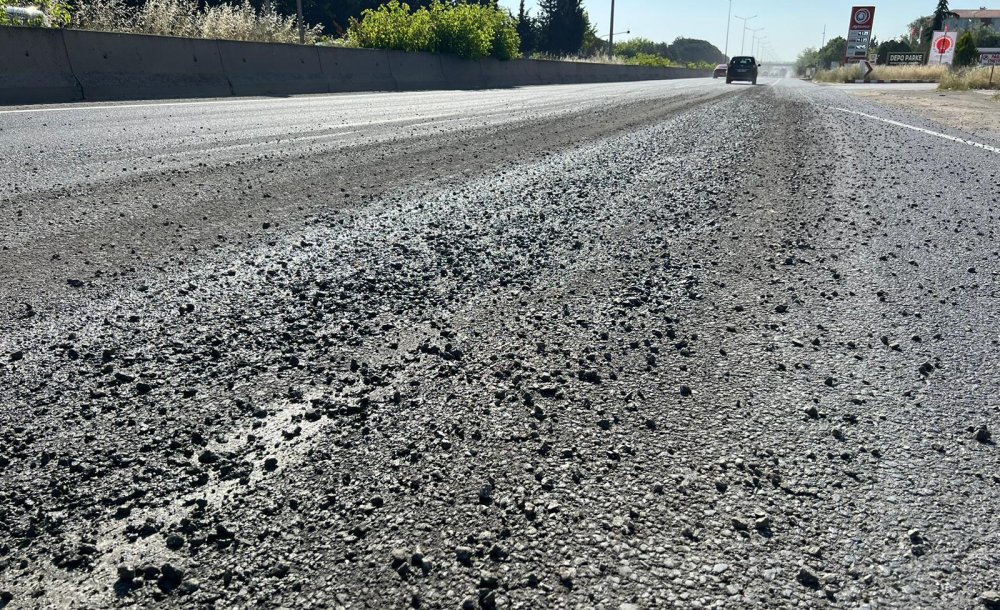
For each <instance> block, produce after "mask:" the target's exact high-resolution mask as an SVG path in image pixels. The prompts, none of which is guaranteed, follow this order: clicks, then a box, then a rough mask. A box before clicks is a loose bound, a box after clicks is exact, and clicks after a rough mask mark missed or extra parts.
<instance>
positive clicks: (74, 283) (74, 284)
mask: <svg viewBox="0 0 1000 610" xmlns="http://www.w3.org/2000/svg"><path fill="white" fill-rule="evenodd" d="M66 283H67V284H69V285H70V287H71V288H81V287H83V281H82V280H78V279H76V278H70V279H68V280H66Z"/></svg>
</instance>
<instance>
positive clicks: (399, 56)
mask: <svg viewBox="0 0 1000 610" xmlns="http://www.w3.org/2000/svg"><path fill="white" fill-rule="evenodd" d="M389 70H390V71H391V72H392V78H393V79H394V80H395V81H396V89H397V90H398V91H419V90H428V89H445V88H447V87H446V85H447V81H446V80H445V77H444V69H443V68H442V66H441V56H440V55H434V54H432V53H401V52H399V51H392V52H390V53H389ZM469 86H470V87H473V86H474V83H470V84H469ZM463 88H464V87H463Z"/></svg>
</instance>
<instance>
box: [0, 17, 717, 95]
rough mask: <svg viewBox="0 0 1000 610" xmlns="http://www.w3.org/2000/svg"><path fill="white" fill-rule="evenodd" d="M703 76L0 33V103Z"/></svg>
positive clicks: (18, 30) (66, 33) (129, 37)
mask: <svg viewBox="0 0 1000 610" xmlns="http://www.w3.org/2000/svg"><path fill="white" fill-rule="evenodd" d="M705 76H710V73H709V72H708V71H700V70H687V69H683V68H646V67H640V66H621V65H608V64H589V63H578V62H560V61H542V60H532V59H520V60H512V61H504V62H501V61H497V60H495V59H483V60H476V61H473V60H462V59H458V58H456V57H452V56H447V55H434V54H430V53H404V52H401V51H384V50H375V49H346V48H339V47H322V46H302V45H289V44H270V43H257V42H235V41H228V40H202V39H195V38H175V37H170V36H148V35H142V34H113V33H107V32H90V31H82V30H58V29H48V28H22V27H5V26H0V104H8V105H9V104H39V103H54V102H73V101H80V100H135V99H168V98H187V97H227V96H241V95H292V94H299V93H335V92H347V91H412V90H430V89H484V88H501V87H519V86H525V85H544V84H560V83H596V82H620V81H637V80H666V79H676V78H694V77H705Z"/></svg>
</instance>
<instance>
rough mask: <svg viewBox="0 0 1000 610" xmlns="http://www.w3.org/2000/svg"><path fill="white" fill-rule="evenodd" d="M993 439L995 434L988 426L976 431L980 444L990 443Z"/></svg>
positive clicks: (980, 427)
mask: <svg viewBox="0 0 1000 610" xmlns="http://www.w3.org/2000/svg"><path fill="white" fill-rule="evenodd" d="M992 437H993V433H992V432H990V430H989V428H987V427H986V426H979V429H978V430H976V440H977V441H979V442H980V443H988V442H990V439H991V438H992Z"/></svg>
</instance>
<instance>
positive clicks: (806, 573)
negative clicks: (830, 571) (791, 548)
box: [795, 567, 820, 589]
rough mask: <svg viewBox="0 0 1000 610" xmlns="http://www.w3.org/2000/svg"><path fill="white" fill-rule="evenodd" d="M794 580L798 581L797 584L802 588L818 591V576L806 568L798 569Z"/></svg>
mask: <svg viewBox="0 0 1000 610" xmlns="http://www.w3.org/2000/svg"><path fill="white" fill-rule="evenodd" d="M795 580H797V581H799V584H801V585H802V586H803V587H808V588H810V589H819V586H820V582H819V576H817V575H816V573H815V572H813V571H812V570H810V569H809V568H806V567H802V568H799V573H798V574H797V575H796V576H795Z"/></svg>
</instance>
